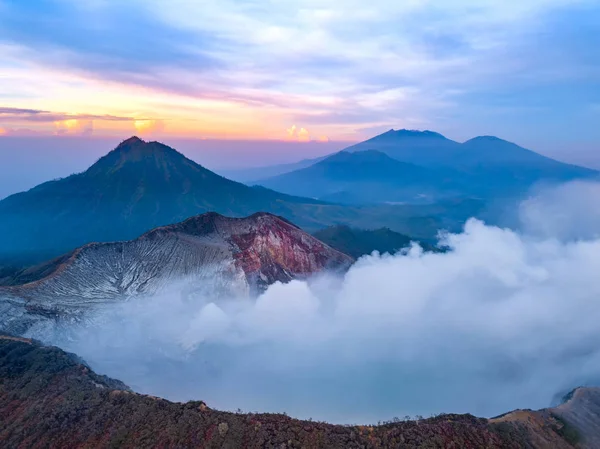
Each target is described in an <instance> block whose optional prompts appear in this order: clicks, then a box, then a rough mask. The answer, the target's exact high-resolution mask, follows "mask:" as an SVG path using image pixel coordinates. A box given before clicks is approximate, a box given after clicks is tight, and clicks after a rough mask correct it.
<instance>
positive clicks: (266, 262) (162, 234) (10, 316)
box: [0, 213, 353, 337]
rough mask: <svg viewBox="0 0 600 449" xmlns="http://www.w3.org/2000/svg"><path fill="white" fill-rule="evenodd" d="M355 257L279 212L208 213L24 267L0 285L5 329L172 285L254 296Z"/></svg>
mask: <svg viewBox="0 0 600 449" xmlns="http://www.w3.org/2000/svg"><path fill="white" fill-rule="evenodd" d="M352 262H353V259H352V258H351V257H350V256H347V255H345V254H342V253H340V252H339V251H336V250H334V249H332V248H330V247H329V246H327V245H326V244H324V243H322V242H321V241H319V240H317V239H316V238H314V237H312V236H311V235H309V234H307V233H305V232H304V231H302V230H301V229H299V228H298V227H296V226H295V225H293V224H291V223H290V222H288V221H286V220H284V219H282V218H280V217H277V216H274V215H271V214H267V213H258V214H254V215H252V216H250V217H247V218H228V217H224V216H222V215H219V214H216V213H208V214H204V215H199V216H196V217H192V218H190V219H188V220H186V221H184V222H182V223H178V224H175V225H170V226H164V227H161V228H157V229H154V230H152V231H150V232H148V233H146V234H144V235H142V236H141V237H139V238H137V239H135V240H131V241H127V242H114V243H92V244H89V245H86V246H83V247H81V248H78V249H76V250H75V251H73V252H72V253H70V254H68V255H66V256H62V257H60V258H58V259H56V260H53V261H50V262H48V263H46V264H43V265H41V266H38V267H35V268H32V269H30V270H28V271H27V272H25V273H22V275H21V276H22V278H23V279H26V280H27V281H28V282H27V283H25V284H23V285H18V286H12V287H5V288H0V329H3V330H5V331H9V332H13V333H16V334H18V335H24V334H27V335H38V334H36V333H35V332H34V333H33V334H31V333H28V332H30V331H32V328H39V327H40V326H41V327H44V328H46V327H48V326H52V325H53V324H54V322H57V321H59V322H65V321H66V322H70V321H73V320H80V319H83V318H84V317H85V316H86V315H87V314H88V312H90V311H91V310H95V309H97V308H98V307H100V308H101V307H103V306H106V305H107V304H111V303H114V302H115V301H119V300H124V299H127V298H131V297H135V296H140V295H155V294H160V293H162V292H164V291H166V290H167V288H169V289H172V287H173V286H175V285H176V286H177V289H176V291H178V292H181V293H182V294H183V295H185V297H186V298H188V299H194V298H195V297H209V298H218V297H228V298H232V297H233V298H239V297H249V296H253V295H256V294H258V293H260V292H262V291H264V290H265V289H266V288H267V287H268V286H269V285H271V284H273V283H274V282H277V281H279V282H288V281H290V280H292V279H302V278H307V277H309V276H311V275H313V274H315V273H319V272H322V271H324V270H334V271H335V270H345V269H347V268H348V267H349V266H350V265H351V263H352ZM33 330H35V329H33ZM39 336H40V337H41V336H42V334H39Z"/></svg>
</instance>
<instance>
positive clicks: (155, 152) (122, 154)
mask: <svg viewBox="0 0 600 449" xmlns="http://www.w3.org/2000/svg"><path fill="white" fill-rule="evenodd" d="M184 165H195V166H197V167H200V166H199V165H198V164H196V163H195V162H193V161H191V160H189V159H187V158H186V157H185V156H184V155H183V154H181V153H179V152H178V151H177V150H175V149H173V148H171V147H169V146H167V145H164V144H162V143H160V142H146V141H144V140H142V139H140V138H139V137H137V136H133V137H130V138H129V139H127V140H124V141H123V142H121V143H120V144H119V145H118V146H117V147H116V148H115V149H114V150H112V151H111V152H110V153H108V154H107V155H106V156H104V157H102V158H100V159H99V160H98V162H96V163H95V164H94V165H92V166H91V167H90V168H89V169H88V171H87V173H88V174H93V175H98V174H111V173H116V172H118V171H120V170H122V169H123V168H124V167H125V166H128V167H131V168H133V167H138V169H139V173H131V175H134V176H137V175H142V173H145V175H146V176H148V175H149V173H157V172H159V171H161V172H168V171H172V170H173V169H177V168H178V167H183V166H184Z"/></svg>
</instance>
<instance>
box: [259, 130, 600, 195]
mask: <svg viewBox="0 0 600 449" xmlns="http://www.w3.org/2000/svg"><path fill="white" fill-rule="evenodd" d="M598 175H599V173H598V172H596V171H594V170H590V169H587V168H583V167H578V166H575V165H570V164H565V163H562V162H558V161H555V160H553V159H550V158H548V157H545V156H542V155H540V154H537V153H535V152H533V151H530V150H527V149H525V148H522V147H519V146H518V145H515V144H513V143H510V142H507V141H505V140H502V139H498V138H497V137H477V138H474V139H471V140H469V141H467V142H465V143H463V144H460V143H458V142H455V141H453V140H450V139H447V138H445V137H444V136H442V135H441V134H438V133H435V132H431V131H422V132H421V131H408V130H399V131H395V130H390V131H388V132H386V133H383V134H381V135H379V136H376V137H373V138H372V139H369V140H367V141H365V142H361V143H359V144H356V145H353V146H351V147H349V148H347V149H345V150H344V151H342V152H340V153H336V154H333V155H331V156H329V157H327V158H325V159H323V160H321V161H318V162H316V163H315V164H313V165H311V166H309V167H304V168H301V169H297V170H294V171H291V172H288V173H284V174H281V175H278V176H275V177H270V178H267V179H263V180H261V181H258V184H260V185H263V186H266V187H269V188H272V189H275V190H278V191H281V192H285V193H289V194H294V195H301V196H309V197H312V198H317V199H321V200H327V201H336V202H342V203H350V204H368V203H385V202H409V203H421V202H435V201H440V200H443V199H445V198H449V197H453V196H456V197H460V196H467V197H469V196H470V197H478V198H495V199H496V198H510V197H513V196H515V195H520V194H523V193H525V192H526V191H527V189H529V188H530V187H531V186H532V185H533V184H535V183H539V182H545V183H555V182H563V181H569V180H573V179H591V178H597V177H598Z"/></svg>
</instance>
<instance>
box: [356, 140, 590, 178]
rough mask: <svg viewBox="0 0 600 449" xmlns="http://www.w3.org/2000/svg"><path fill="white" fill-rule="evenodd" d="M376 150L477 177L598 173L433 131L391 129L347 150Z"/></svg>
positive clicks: (508, 145) (506, 144)
mask: <svg viewBox="0 0 600 449" xmlns="http://www.w3.org/2000/svg"><path fill="white" fill-rule="evenodd" d="M364 150H377V151H381V152H384V153H386V154H387V155H388V156H390V157H392V158H394V159H397V160H400V161H403V162H408V163H411V164H416V165H421V166H423V167H429V168H432V167H447V168H452V169H454V170H456V171H459V172H462V173H465V172H466V173H471V174H474V175H484V176H485V175H488V174H495V175H500V174H502V175H505V176H509V177H514V178H515V179H516V180H527V181H531V180H534V181H537V180H543V179H549V180H559V181H562V180H566V179H574V178H580V177H590V176H596V175H597V174H598V172H596V171H595V170H591V169H588V168H584V167H578V166H576V165H571V164H566V163H563V162H559V161H556V160H554V159H551V158H549V157H546V156H543V155H541V154H539V153H536V152H534V151H531V150H528V149H526V148H523V147H520V146H518V145H516V144H514V143H511V142H508V141H506V140H502V139H499V138H498V137H493V136H480V137H475V138H474V139H471V140H468V141H467V142H465V143H462V144H461V143H458V142H455V141H453V140H450V139H447V138H446V137H444V136H442V135H441V134H438V133H435V132H432V131H409V130H405V129H403V130H398V131H395V130H390V131H388V132H386V133H383V134H380V135H379V136H376V137H373V138H372V139H369V140H366V141H364V142H361V143H359V144H357V145H353V146H351V147H349V148H347V149H346V150H345V151H364Z"/></svg>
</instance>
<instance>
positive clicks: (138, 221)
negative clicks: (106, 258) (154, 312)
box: [0, 137, 316, 257]
mask: <svg viewBox="0 0 600 449" xmlns="http://www.w3.org/2000/svg"><path fill="white" fill-rule="evenodd" d="M294 203H309V204H310V203H313V204H314V203H316V202H315V201H313V200H309V199H300V198H293V197H290V196H287V195H283V194H280V193H277V192H273V191H270V190H268V189H260V188H251V187H248V186H246V185H244V184H240V183H237V182H234V181H230V180H228V179H226V178H223V177H221V176H219V175H217V174H215V173H213V172H211V171H209V170H207V169H205V168H204V167H202V166H200V165H198V164H196V163H195V162H193V161H191V160H190V159H187V158H186V157H185V156H183V155H182V154H181V153H178V152H177V151H175V150H174V149H172V148H170V147H167V146H166V145H163V144H161V143H158V142H144V141H142V140H141V139H139V138H137V137H132V138H130V139H128V140H126V141H124V142H122V143H121V144H120V145H119V146H118V147H117V148H116V149H115V150H113V151H111V152H110V153H108V154H107V155H106V156H104V157H102V158H100V160H98V162H96V163H95V164H94V165H92V166H91V167H90V168H89V169H88V170H86V171H85V172H83V173H79V174H75V175H72V176H69V177H67V178H64V179H60V180H56V181H50V182H47V183H44V184H41V185H39V186H37V187H35V188H33V189H31V190H29V191H27V192H23V193H19V194H16V195H12V196H10V197H8V198H6V199H4V200H2V201H0V255H2V256H5V255H9V254H14V255H17V256H25V255H26V254H27V253H35V254H39V256H40V257H49V256H53V255H58V254H61V253H63V252H65V251H67V250H70V249H73V248H75V247H78V246H81V245H83V244H85V243H88V242H90V241H116V240H124V239H125V240H127V239H131V238H134V237H136V236H137V235H139V234H141V233H143V232H145V231H147V230H149V229H152V228H154V227H157V226H162V225H166V224H170V223H175V222H178V221H182V220H184V219H186V218H188V217H190V216H193V215H197V214H200V213H204V212H209V211H215V212H219V213H222V214H224V215H228V216H234V217H237V216H245V215H249V214H252V213H255V212H258V211H267V212H284V213H286V215H287V216H290V215H293V214H292V213H290V212H289V209H290V208H292V205H293V204H294ZM294 218H297V217H294Z"/></svg>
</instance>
